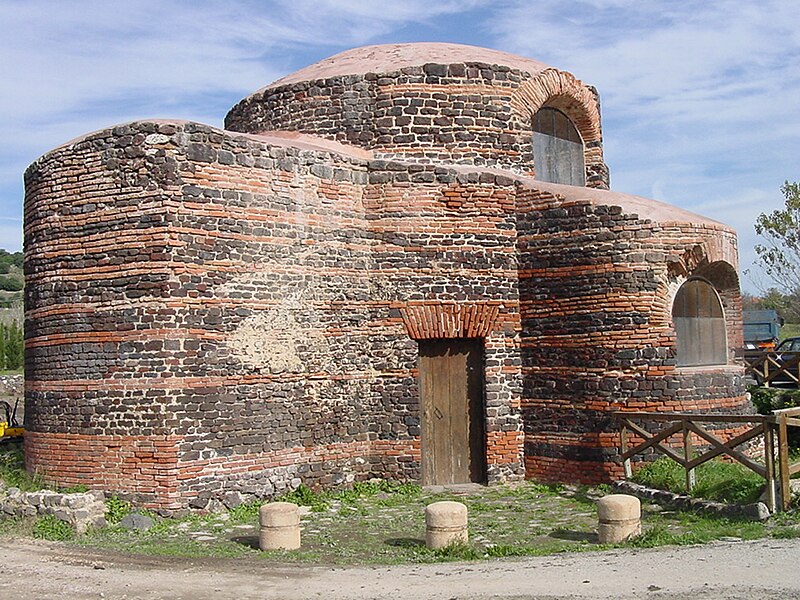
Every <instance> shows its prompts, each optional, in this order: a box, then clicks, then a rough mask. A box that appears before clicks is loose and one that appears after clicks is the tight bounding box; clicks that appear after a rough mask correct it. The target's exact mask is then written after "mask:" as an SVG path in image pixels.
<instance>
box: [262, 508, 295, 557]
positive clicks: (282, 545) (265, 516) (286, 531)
mask: <svg viewBox="0 0 800 600" xmlns="http://www.w3.org/2000/svg"><path fill="white" fill-rule="evenodd" d="M258 521H259V524H260V525H261V530H260V531H259V535H258V547H259V548H261V549H262V550H297V549H298V548H299V547H300V510H299V508H298V506H297V504H292V503H291V502H271V503H269V504H264V505H263V506H262V507H261V508H260V509H259V510H258Z"/></svg>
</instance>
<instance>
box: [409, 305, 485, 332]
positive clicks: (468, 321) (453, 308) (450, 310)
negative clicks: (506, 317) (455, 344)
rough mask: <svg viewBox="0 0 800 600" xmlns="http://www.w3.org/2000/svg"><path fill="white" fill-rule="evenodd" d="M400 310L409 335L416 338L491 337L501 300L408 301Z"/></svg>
mask: <svg viewBox="0 0 800 600" xmlns="http://www.w3.org/2000/svg"><path fill="white" fill-rule="evenodd" d="M400 314H401V316H402V318H403V324H404V325H405V327H406V331H407V332H408V335H409V337H411V338H413V339H415V340H424V339H440V338H462V337H463V338H478V337H488V336H489V334H491V332H492V331H493V330H494V328H495V325H496V322H497V319H498V315H499V314H500V303H499V302H477V303H469V304H465V303H452V302H438V301H430V302H422V303H408V304H407V305H406V306H404V307H403V308H401V309H400Z"/></svg>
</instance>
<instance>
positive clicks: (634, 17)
mask: <svg viewBox="0 0 800 600" xmlns="http://www.w3.org/2000/svg"><path fill="white" fill-rule="evenodd" d="M798 15H800V8H799V7H798V5H797V2H796V0H761V1H760V2H758V3H756V2H753V1H743V0H708V1H702V0H698V1H688V0H672V1H670V2H665V1H663V0H660V1H656V0H583V1H574V2H570V1H566V0H493V1H487V0H463V1H456V0H451V1H448V0H444V1H437V0H399V1H392V0H381V1H379V0H369V1H362V0H350V1H345V0H265V1H256V0H217V1H210V0H191V1H190V0H173V1H166V0H105V1H96V0H95V1H90V0H70V1H67V2H65V1H63V0H57V1H43V0H38V1H37V0H0V56H2V57H3V60H2V62H0V82H2V83H1V84H0V86H2V87H0V90H1V93H0V139H2V141H3V144H2V146H1V147H0V247H4V248H6V249H9V250H18V249H20V248H21V245H22V196H23V186H22V173H23V172H24V170H25V168H26V167H27V165H28V164H30V163H31V162H32V161H34V160H35V159H36V158H37V157H38V156H40V155H41V154H43V153H45V152H47V151H48V150H50V149H52V148H54V147H55V146H58V145H60V144H62V143H64V142H66V141H68V140H70V139H72V138H74V137H77V136H79V135H82V134H84V133H87V132H90V131H93V130H96V129H100V128H103V127H106V126H108V125H112V124H115V123H120V122H125V121H130V120H135V119H141V118H153V117H167V118H170V117H172V118H182V119H191V120H197V121H201V122H205V123H209V124H211V125H215V126H221V124H222V119H223V117H224V116H225V113H226V112H227V111H228V109H229V108H230V107H231V106H233V105H234V104H235V103H236V102H237V101H238V100H239V99H240V98H242V97H244V96H245V95H247V94H249V93H250V92H252V91H255V90H256V89H258V88H259V87H262V86H263V85H265V84H267V83H269V82H271V81H273V80H275V79H277V78H279V77H281V76H283V75H286V74H288V73H290V72H292V71H295V70H297V69H299V68H301V67H304V66H306V65H308V64H311V63H313V62H316V61H317V60H320V59H322V58H325V57H327V56H330V55H332V54H335V53H337V52H340V51H342V50H346V49H348V48H351V47H354V46H360V45H365V44H379V43H393V42H415V41H442V42H458V43H465V44H475V45H479V46H486V47H490V48H495V49H499V50H504V51H507V52H513V53H516V54H521V55H524V56H528V57H531V58H535V59H538V60H541V61H543V62H545V63H548V64H550V65H552V66H554V67H557V68H560V69H563V70H567V71H570V72H572V73H574V74H575V75H576V76H577V77H578V78H580V79H582V80H584V81H585V82H587V83H590V84H592V85H594V86H596V87H597V88H598V89H599V91H600V94H601V100H602V110H603V130H604V138H605V152H606V161H607V162H608V164H609V166H610V168H611V184H612V188H613V189H615V190H617V191H623V192H629V193H633V194H639V195H642V196H647V197H651V198H656V199H659V200H663V201H666V202H669V203H671V204H675V205H677V206H681V207H683V208H686V209H689V210H692V211H695V212H699V213H702V214H704V215H707V216H709V217H712V218H715V219H718V220H720V221H723V222H725V223H728V224H729V225H732V226H734V227H735V228H736V229H737V231H738V232H739V246H740V254H741V262H742V268H743V269H748V268H750V265H751V262H752V259H753V256H754V253H753V246H754V244H755V243H756V237H755V234H754V232H753V226H752V224H753V222H754V220H755V218H756V216H757V215H758V214H759V213H761V212H764V211H769V210H773V209H776V208H780V207H781V206H782V202H783V198H782V196H781V194H780V190H779V188H780V185H781V184H782V183H783V181H784V180H786V179H789V180H798V179H800V109H799V108H800V27H798V23H797V22H798V19H797V17H798ZM755 279H756V280H758V279H759V277H758V273H757V272H756V273H755ZM742 283H743V286H744V287H745V288H746V289H750V290H754V289H755V287H756V284H754V282H753V281H752V277H751V278H748V277H747V276H745V277H743V281H742Z"/></svg>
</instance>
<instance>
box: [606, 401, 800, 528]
mask: <svg viewBox="0 0 800 600" xmlns="http://www.w3.org/2000/svg"><path fill="white" fill-rule="evenodd" d="M614 414H615V416H616V418H617V419H618V421H619V423H620V451H621V455H622V463H623V466H624V469H625V477H626V478H630V477H631V475H632V474H633V472H632V469H631V458H633V457H634V456H636V455H637V454H641V453H643V452H644V451H645V450H649V449H652V450H654V451H657V452H661V453H662V454H664V455H666V456H668V457H669V458H671V459H672V460H674V461H675V462H677V463H678V464H679V465H681V466H682V467H683V468H684V469H685V471H686V490H687V491H691V489H692V487H693V486H694V484H695V469H696V468H697V467H698V466H700V465H702V464H703V463H704V462H707V461H709V460H711V459H712V458H716V457H717V456H727V457H729V458H731V459H733V460H735V461H737V462H739V463H741V464H742V465H744V466H745V467H747V468H748V469H750V470H751V471H754V472H755V473H758V474H759V475H760V476H761V477H763V478H764V480H765V481H766V483H767V486H766V487H767V503H768V505H769V509H770V511H771V512H775V511H776V510H777V509H778V508H781V509H783V510H785V509H787V508H788V507H789V503H790V501H791V491H790V488H789V479H790V478H791V476H792V475H793V474H795V473H797V472H800V463H795V464H790V463H789V439H788V428H789V427H790V426H800V418H797V417H798V416H800V408H786V409H783V410H775V411H773V414H771V415H707V414H697V415H695V414H687V413H652V412H624V411H623V412H616V413H614ZM644 422H648V423H657V424H663V425H662V427H661V429H660V431H649V430H648V429H646V428H645V427H644V426H643V425H642V423H644ZM704 425H705V426H704ZM709 425H714V426H716V428H717V429H719V428H720V426H721V427H725V426H726V425H730V426H732V427H734V428H736V429H741V428H742V427H744V426H747V425H750V427H749V428H748V429H746V430H745V431H744V432H741V433H739V434H738V435H736V436H735V437H733V438H731V439H729V440H727V441H723V440H721V439H719V437H717V436H716V435H715V434H714V433H713V430H709V429H707V427H708V426H709ZM675 435H680V436H681V443H680V444H679V445H678V448H676V447H675V446H672V445H669V444H668V443H667V441H668V440H669V438H671V437H673V436H675ZM634 436H636V437H637V438H639V440H641V441H640V442H638V443H636V444H635V445H631V442H632V441H633V439H634ZM760 436H763V441H764V461H763V463H762V462H760V461H758V460H755V459H754V458H752V457H751V456H750V455H748V454H747V452H746V451H742V450H737V446H741V445H742V444H745V443H747V442H750V441H752V440H755V439H756V438H758V437H760ZM693 438H699V440H701V441H703V442H704V447H703V449H702V451H701V452H699V454H696V453H695V449H694V447H693ZM776 481H777V482H779V486H778V489H779V490H780V502H778V498H777V497H776V493H775V492H776V485H775V483H776ZM779 504H780V506H779Z"/></svg>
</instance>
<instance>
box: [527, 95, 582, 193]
mask: <svg viewBox="0 0 800 600" xmlns="http://www.w3.org/2000/svg"><path fill="white" fill-rule="evenodd" d="M533 162H534V167H535V171H536V179H539V180H540V181H549V182H551V183H566V184H568V185H579V186H583V185H585V184H586V167H585V164H584V161H583V140H582V139H581V136H580V134H579V133H578V130H577V129H575V125H573V124H572V121H570V120H569V117H568V116H567V115H565V114H564V113H562V112H561V111H560V110H556V109H555V108H547V107H545V108H540V109H539V110H538V111H537V112H536V114H535V115H534V116H533Z"/></svg>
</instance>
